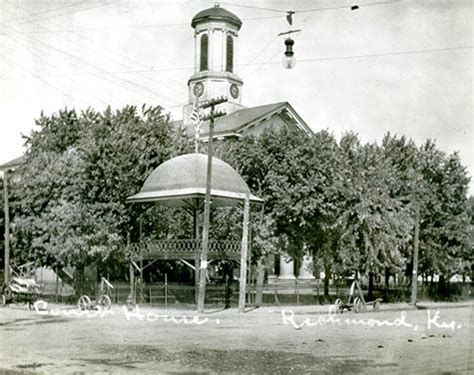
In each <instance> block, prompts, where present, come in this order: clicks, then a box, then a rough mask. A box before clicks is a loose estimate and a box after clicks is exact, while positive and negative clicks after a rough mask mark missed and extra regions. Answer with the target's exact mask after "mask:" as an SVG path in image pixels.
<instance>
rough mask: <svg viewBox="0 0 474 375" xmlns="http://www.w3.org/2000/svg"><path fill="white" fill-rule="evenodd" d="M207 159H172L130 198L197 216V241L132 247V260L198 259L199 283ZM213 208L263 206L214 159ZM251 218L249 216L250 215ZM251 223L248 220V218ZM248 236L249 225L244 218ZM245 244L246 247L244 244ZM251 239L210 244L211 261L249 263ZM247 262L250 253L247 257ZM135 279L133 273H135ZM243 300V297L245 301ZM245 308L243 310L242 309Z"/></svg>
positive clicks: (197, 156)
mask: <svg viewBox="0 0 474 375" xmlns="http://www.w3.org/2000/svg"><path fill="white" fill-rule="evenodd" d="M207 160H208V157H207V155H204V154H199V153H194V154H186V155H181V156H178V157H175V158H173V159H170V160H168V161H166V162H164V163H163V164H161V165H160V166H158V167H157V168H156V169H155V170H154V171H153V172H152V173H151V174H150V175H149V176H148V178H147V179H146V181H145V182H144V184H143V186H142V188H141V190H140V192H138V193H137V194H135V195H132V196H130V197H128V198H127V202H129V203H151V202H153V203H155V204H160V205H164V206H168V207H179V208H182V209H184V210H186V212H188V213H190V214H191V215H192V216H193V223H194V225H193V226H194V230H193V232H194V236H193V237H194V238H191V239H175V240H160V241H153V242H146V243H145V242H140V243H137V244H131V245H130V253H131V257H132V260H135V261H141V260H145V259H147V260H151V259H153V260H156V259H176V260H179V259H194V261H195V272H196V280H198V272H199V268H200V267H199V259H200V255H201V249H202V240H201V239H199V237H200V236H199V225H198V220H199V214H200V213H201V212H202V210H203V206H204V199H205V195H206V169H207ZM212 171H213V172H212V180H211V195H210V197H211V205H212V206H213V207H230V206H235V205H237V204H241V203H245V202H247V205H249V204H250V203H257V204H261V203H263V201H262V199H260V198H258V197H256V196H254V195H252V194H251V192H250V189H249V187H248V186H247V184H246V183H245V181H244V179H243V178H242V177H241V176H240V175H239V174H238V173H237V172H236V171H235V170H234V169H233V168H232V167H231V166H230V165H229V164H227V163H225V162H224V161H222V160H220V159H218V158H215V157H213V158H212ZM247 216H248V215H247ZM247 220H248V218H247ZM243 226H244V232H245V231H246V229H247V226H248V222H247V221H246V219H245V215H244V223H243ZM244 241H245V243H244ZM246 241H247V238H243V239H242V242H241V241H231V240H224V241H217V240H210V241H209V252H208V256H209V258H210V259H219V258H222V257H225V258H227V259H234V260H240V261H241V268H242V262H244V264H245V262H246V259H242V255H243V253H244V252H242V251H241V249H242V247H243V246H245V247H247V243H246ZM245 258H246V253H245ZM131 275H132V273H131ZM245 281H246V280H242V277H241V279H240V284H241V287H240V292H241V293H242V292H243V293H245V285H246V282H245ZM241 298H242V297H241ZM239 300H240V299H239ZM239 308H242V306H239Z"/></svg>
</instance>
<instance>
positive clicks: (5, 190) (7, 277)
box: [3, 169, 10, 284]
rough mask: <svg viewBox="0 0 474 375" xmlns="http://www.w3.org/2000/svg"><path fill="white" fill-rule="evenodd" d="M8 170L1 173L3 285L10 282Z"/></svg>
mask: <svg viewBox="0 0 474 375" xmlns="http://www.w3.org/2000/svg"><path fill="white" fill-rule="evenodd" d="M7 175H8V170H7V169H5V170H4V171H3V200H4V204H5V206H4V207H5V259H4V262H5V273H4V277H3V278H4V283H5V284H7V283H8V282H9V281H10V209H9V203H8V176H7Z"/></svg>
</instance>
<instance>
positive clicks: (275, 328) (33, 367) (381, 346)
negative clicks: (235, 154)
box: [0, 305, 474, 374]
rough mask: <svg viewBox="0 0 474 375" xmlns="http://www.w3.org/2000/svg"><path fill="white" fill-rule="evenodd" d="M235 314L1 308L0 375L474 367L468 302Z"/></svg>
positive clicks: (432, 370)
mask: <svg viewBox="0 0 474 375" xmlns="http://www.w3.org/2000/svg"><path fill="white" fill-rule="evenodd" d="M450 307H451V308H438V307H436V306H431V307H430V308H429V309H424V310H409V309H407V310H404V309H400V308H399V307H398V308H394V309H392V310H388V311H387V310H384V311H379V312H367V313H361V314H354V313H344V314H342V315H340V314H338V315H335V314H328V312H327V307H321V306H315V307H310V306H306V307H265V308H260V309H256V310H253V311H249V312H247V313H245V314H243V315H242V314H238V313H237V311H236V310H233V309H231V310H226V311H216V312H208V313H207V314H204V315H201V316H197V315H195V312H193V311H180V310H160V309H150V308H147V309H145V308H140V309H139V310H138V312H137V311H135V312H134V313H130V312H128V311H127V310H126V309H125V308H123V307H122V306H114V307H113V309H112V310H110V311H109V312H106V313H105V312H104V313H103V314H102V316H101V315H100V312H91V313H89V314H87V315H85V314H83V315H81V316H77V314H78V313H79V312H78V310H76V309H74V308H72V307H70V306H69V307H68V306H51V305H49V306H48V309H47V310H45V311H37V312H35V311H28V310H27V308H26V307H25V306H21V305H12V306H10V307H7V308H0V373H2V371H3V373H12V374H15V373H46V374H65V373H68V374H72V373H75V374H80V373H84V374H128V373H129V374H157V373H183V372H186V373H235V374H243V373H252V374H257V373H258V374H264V373H268V374H287V373H295V374H302V373H314V374H324V373H327V374H332V373H341V374H342V373H348V374H353V373H401V374H407V373H413V374H415V373H417V374H419V373H443V372H444V373H448V372H449V373H473V372H474V366H473V357H474V352H473V347H472V339H473V337H474V334H473V333H474V328H473V322H474V319H473V314H474V313H473V308H472V307H473V306H472V305H470V306H464V307H460V306H454V307H453V306H450Z"/></svg>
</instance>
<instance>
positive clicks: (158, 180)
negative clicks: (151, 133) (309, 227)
mask: <svg viewBox="0 0 474 375" xmlns="http://www.w3.org/2000/svg"><path fill="white" fill-rule="evenodd" d="M206 175H207V155H204V154H186V155H181V156H178V157H175V158H173V159H170V160H168V161H166V162H164V163H163V164H161V165H160V166H158V167H157V168H156V169H155V170H154V171H153V172H152V173H151V174H150V175H149V176H148V178H147V179H146V181H145V183H144V184H143V186H142V188H141V190H140V192H139V193H138V194H135V195H133V196H131V197H128V198H127V201H129V202H152V201H162V202H165V201H167V202H171V203H172V205H174V206H182V205H189V203H190V202H195V201H196V200H199V199H203V198H204V196H205V193H206ZM246 194H249V195H250V200H251V201H253V202H261V201H262V200H261V199H259V198H257V197H255V196H253V195H251V194H250V189H249V187H248V186H247V184H246V183H245V181H244V179H243V178H242V177H241V176H240V175H239V174H238V173H237V172H236V171H235V170H234V169H233V168H232V167H231V166H230V165H229V164H227V163H226V162H224V161H222V160H220V159H217V158H213V159H212V183H211V196H212V201H213V205H218V206H228V205H232V204H234V203H236V201H239V200H243V199H244V198H245V195H246ZM186 201H187V203H185V202H186Z"/></svg>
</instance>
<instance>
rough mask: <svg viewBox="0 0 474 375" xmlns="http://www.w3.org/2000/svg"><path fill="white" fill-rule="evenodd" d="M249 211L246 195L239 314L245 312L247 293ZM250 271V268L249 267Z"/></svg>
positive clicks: (247, 196) (248, 201) (248, 200)
mask: <svg viewBox="0 0 474 375" xmlns="http://www.w3.org/2000/svg"><path fill="white" fill-rule="evenodd" d="M249 211H250V199H249V195H248V194H246V195H245V202H244V222H243V230H242V248H241V253H240V289H239V312H245V295H246V291H247V261H248V260H249V258H250V257H249V256H248V244H249ZM249 269H250V267H249Z"/></svg>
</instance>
